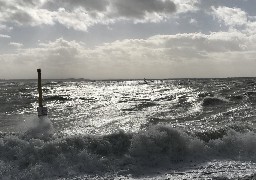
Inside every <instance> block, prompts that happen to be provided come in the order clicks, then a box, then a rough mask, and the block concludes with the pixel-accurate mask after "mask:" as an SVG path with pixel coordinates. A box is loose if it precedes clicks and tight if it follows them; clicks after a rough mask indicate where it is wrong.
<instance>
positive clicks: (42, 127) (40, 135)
mask: <svg viewBox="0 0 256 180" xmlns="http://www.w3.org/2000/svg"><path fill="white" fill-rule="evenodd" d="M53 133H54V131H53V126H52V123H51V121H50V119H49V118H48V117H47V116H39V117H38V118H36V119H35V120H34V122H33V126H32V127H30V128H29V129H28V130H27V131H26V132H25V133H24V135H23V138H25V139H32V138H36V139H44V140H47V139H49V138H50V137H51V136H52V135H53Z"/></svg>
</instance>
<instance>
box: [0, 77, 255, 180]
mask: <svg viewBox="0 0 256 180" xmlns="http://www.w3.org/2000/svg"><path fill="white" fill-rule="evenodd" d="M43 95H44V104H45V106H46V107H47V108H48V111H49V113H48V116H46V117H40V118H39V117H38V116H37V112H36V108H37V106H38V103H37V97H38V92H37V81H36V80H2V81H0V179H5V180H9V179H10V180H13V179H24V180H25V179H26V180H27V179H60V180H71V179H256V126H255V123H256V117H255V116H256V78H226V79H176V80H147V82H144V81H143V80H132V81H121V80H119V81H83V80H43Z"/></svg>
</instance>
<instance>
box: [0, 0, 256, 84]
mask: <svg viewBox="0 0 256 180" xmlns="http://www.w3.org/2000/svg"><path fill="white" fill-rule="evenodd" d="M255 7H256V1H255V0H0V79H31V78H37V73H36V69H37V68H41V69H42V77H43V78H86V79H133V78H135V79H137V78H209V77H248V76H253V77H254V76H256V69H255V67H256V11H255Z"/></svg>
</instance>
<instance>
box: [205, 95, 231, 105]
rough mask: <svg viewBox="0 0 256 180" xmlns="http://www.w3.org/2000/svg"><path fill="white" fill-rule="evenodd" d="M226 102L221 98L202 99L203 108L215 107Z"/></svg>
mask: <svg viewBox="0 0 256 180" xmlns="http://www.w3.org/2000/svg"><path fill="white" fill-rule="evenodd" d="M227 102H228V100H227V99H224V98H221V97H205V98H204V99H203V102H202V105H203V106H216V105H221V104H225V103H227Z"/></svg>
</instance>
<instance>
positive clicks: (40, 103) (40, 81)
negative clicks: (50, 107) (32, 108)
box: [37, 69, 43, 107]
mask: <svg viewBox="0 0 256 180" xmlns="http://www.w3.org/2000/svg"><path fill="white" fill-rule="evenodd" d="M37 74H38V93H39V97H38V103H39V107H43V93H42V79H41V69H37Z"/></svg>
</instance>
